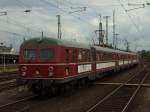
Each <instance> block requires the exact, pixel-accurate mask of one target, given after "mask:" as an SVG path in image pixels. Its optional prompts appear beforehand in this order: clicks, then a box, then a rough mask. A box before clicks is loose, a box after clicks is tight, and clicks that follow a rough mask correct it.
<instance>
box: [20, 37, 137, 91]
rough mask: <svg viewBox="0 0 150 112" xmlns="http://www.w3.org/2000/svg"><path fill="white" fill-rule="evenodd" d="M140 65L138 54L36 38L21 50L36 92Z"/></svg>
mask: <svg viewBox="0 0 150 112" xmlns="http://www.w3.org/2000/svg"><path fill="white" fill-rule="evenodd" d="M137 63H138V55H137V54H136V53H130V52H124V51H120V50H114V49H110V48H103V47H98V46H91V45H87V44H80V43H77V42H69V41H65V40H60V39H54V38H33V39H30V40H26V41H24V42H23V43H22V45H21V47H20V57H19V64H20V66H19V72H20V76H21V79H22V80H25V81H26V82H27V83H28V84H29V85H30V86H31V88H32V90H33V91H35V92H37V91H38V92H39V91H43V90H45V88H53V87H56V86H57V87H58V86H59V85H63V84H67V83H70V82H74V81H77V80H80V79H88V80H93V79H95V78H97V77H101V76H102V73H104V72H108V71H117V70H120V69H123V68H126V67H129V66H133V65H136V64H137Z"/></svg>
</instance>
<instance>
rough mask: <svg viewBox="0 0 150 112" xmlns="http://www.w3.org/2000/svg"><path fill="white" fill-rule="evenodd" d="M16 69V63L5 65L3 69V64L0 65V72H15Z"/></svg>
mask: <svg viewBox="0 0 150 112" xmlns="http://www.w3.org/2000/svg"><path fill="white" fill-rule="evenodd" d="M17 71H18V65H16V64H15V65H14V64H11V65H5V69H4V66H3V65H0V73H3V72H17Z"/></svg>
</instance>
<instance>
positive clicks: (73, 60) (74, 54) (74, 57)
mask: <svg viewBox="0 0 150 112" xmlns="http://www.w3.org/2000/svg"><path fill="white" fill-rule="evenodd" d="M75 61H76V51H75V49H73V51H72V62H73V63H74V62H75Z"/></svg>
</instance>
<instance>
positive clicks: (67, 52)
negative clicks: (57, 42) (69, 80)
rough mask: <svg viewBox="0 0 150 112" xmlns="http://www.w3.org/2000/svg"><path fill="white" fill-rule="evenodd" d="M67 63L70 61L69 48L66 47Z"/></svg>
mask: <svg viewBox="0 0 150 112" xmlns="http://www.w3.org/2000/svg"><path fill="white" fill-rule="evenodd" d="M66 63H69V49H66Z"/></svg>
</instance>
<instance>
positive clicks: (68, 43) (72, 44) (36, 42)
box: [21, 37, 136, 55]
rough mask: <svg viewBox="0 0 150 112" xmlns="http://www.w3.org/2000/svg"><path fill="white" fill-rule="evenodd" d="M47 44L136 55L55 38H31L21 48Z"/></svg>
mask: <svg viewBox="0 0 150 112" xmlns="http://www.w3.org/2000/svg"><path fill="white" fill-rule="evenodd" d="M49 44H51V45H59V46H65V47H74V48H83V49H90V48H91V47H94V48H96V50H98V51H103V52H113V53H122V54H130V55H136V53H131V52H125V51H121V50H115V49H111V48H105V47H100V46H92V45H88V44H84V43H79V42H73V41H67V40H63V39H61V40H60V39H56V38H48V37H44V38H32V39H29V40H25V41H24V42H23V43H22V45H21V47H32V46H43V45H44V46H48V45H49Z"/></svg>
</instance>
